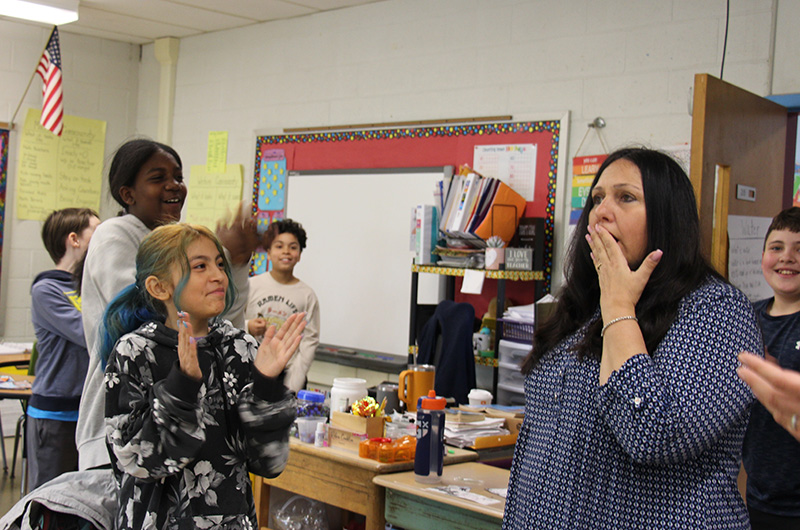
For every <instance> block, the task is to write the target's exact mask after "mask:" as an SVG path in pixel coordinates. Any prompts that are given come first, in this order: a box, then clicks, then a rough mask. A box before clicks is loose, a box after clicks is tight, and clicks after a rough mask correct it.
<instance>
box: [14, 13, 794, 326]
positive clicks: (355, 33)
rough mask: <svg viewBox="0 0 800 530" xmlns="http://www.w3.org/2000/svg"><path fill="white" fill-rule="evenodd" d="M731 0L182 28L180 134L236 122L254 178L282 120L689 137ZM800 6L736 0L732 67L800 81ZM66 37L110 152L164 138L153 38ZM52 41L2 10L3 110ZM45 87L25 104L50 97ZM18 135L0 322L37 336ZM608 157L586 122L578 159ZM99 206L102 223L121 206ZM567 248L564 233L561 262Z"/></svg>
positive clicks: (199, 133) (70, 90)
mask: <svg viewBox="0 0 800 530" xmlns="http://www.w3.org/2000/svg"><path fill="white" fill-rule="evenodd" d="M724 6H725V3H724V2H711V1H702V2H698V1H696V0H603V1H602V2H597V1H592V0H569V1H568V2H553V1H551V0H436V1H434V2H431V1H428V0H386V1H383V2H377V3H374V4H369V5H366V6H362V7H355V8H344V9H340V10H337V11H332V12H327V13H322V14H319V15H313V16H307V17H298V18H294V19H290V20H284V21H277V22H271V23H266V24H260V25H254V26H249V27H246V28H242V29H237V30H230V31H224V32H218V33H212V34H206V35H201V36H197V37H190V38H186V39H182V40H181V43H180V55H179V64H178V77H177V89H176V105H175V116H174V123H173V125H174V132H173V142H172V143H173V145H174V146H175V148H176V149H177V150H178V152H179V153H180V154H181V157H182V158H183V160H184V164H185V166H186V167H187V168H188V167H189V166H191V165H192V164H203V163H204V162H205V156H206V144H207V135H208V132H209V131H212V130H227V131H228V132H229V148H228V160H229V163H237V164H244V166H245V168H246V174H247V175H252V170H253V159H254V149H255V145H254V136H255V132H256V131H258V132H262V133H263V132H279V131H281V130H282V129H283V128H284V127H302V126H315V125H334V124H350V123H375V122H393V121H406V120H417V119H419V120H425V119H436V118H456V117H469V116H490V115H507V114H511V115H513V116H514V117H515V118H537V117H548V118H550V117H553V116H557V117H560V116H561V115H563V113H564V112H565V111H569V112H570V113H571V115H570V130H569V144H568V155H569V159H571V157H572V156H574V155H575V151H576V149H577V147H578V144H579V143H580V141H581V139H582V138H583V136H584V134H585V133H586V131H587V128H586V124H587V123H588V122H590V121H591V120H592V119H594V118H595V117H596V116H602V117H604V118H605V119H606V121H607V123H608V126H607V127H606V129H604V131H603V134H604V135H605V138H606V140H607V142H608V144H610V147H611V148H613V147H615V146H619V145H621V144H626V143H630V142H638V143H645V144H648V145H651V146H654V147H662V146H671V145H676V144H682V143H687V142H689V141H690V138H691V118H690V115H689V111H688V101H689V91H690V88H691V87H692V84H693V76H694V74H695V73H698V72H707V73H711V74H712V75H716V76H719V70H720V62H721V60H722V49H723V38H724V33H725V12H724ZM798 19H800V2H774V1H772V0H732V1H731V16H730V25H729V36H728V45H727V56H726V59H725V75H724V78H725V80H727V81H730V82H732V83H734V84H737V85H739V86H741V87H743V88H745V89H747V90H750V91H752V92H755V93H757V94H760V95H769V94H772V93H775V94H778V93H792V92H800V74H798V72H800V54H797V53H795V52H796V50H797V46H796V44H797V40H798V37H797V36H796V32H795V30H794V25H795V22H796V21H797V20H798ZM61 33H62V51H63V53H64V85H65V108H66V111H67V113H68V114H74V115H78V116H83V117H87V118H94V119H101V120H105V121H107V123H108V135H107V138H106V154H107V156H108V155H109V154H110V153H111V152H113V149H114V148H115V147H116V146H118V145H119V144H120V143H121V142H122V141H123V140H124V139H126V138H127V137H129V136H130V135H132V134H134V133H141V134H145V135H148V136H151V137H155V136H156V119H157V111H158V107H157V101H158V79H159V65H158V63H157V61H156V60H155V58H154V56H153V46H152V45H146V46H144V47H142V50H141V60H140V53H139V52H140V49H139V46H134V45H128V44H124V43H119V42H114V41H109V40H105V39H98V38H93V37H82V36H77V35H71V34H69V30H68V26H65V27H64V28H62V32H61ZM46 39H47V30H46V29H43V28H41V27H39V26H34V25H26V24H21V23H17V22H10V21H7V20H3V21H0V121H8V120H9V119H10V118H11V114H12V113H13V110H14V107H15V106H16V103H17V102H18V100H19V97H20V95H21V93H22V91H23V90H24V87H25V84H26V83H27V81H28V78H29V76H30V73H31V69H32V68H33V66H34V65H35V64H36V61H37V60H38V54H39V53H41V48H42V46H43V44H44V42H45V40H46ZM773 50H774V52H773ZM36 86H38V83H37V82H34V87H33V88H32V89H31V91H30V93H29V94H28V97H27V98H26V100H25V107H27V106H38V105H40V101H41V100H40V98H41V96H40V94H39V92H38V89H37V88H36ZM24 110H25V108H23V111H22V114H23V115H24ZM17 147H18V141H17V140H16V139H15V137H14V136H13V135H12V144H11V149H12V156H11V159H12V168H11V173H10V175H9V183H8V192H7V193H8V196H7V204H6V208H7V209H6V229H5V240H4V249H3V250H4V252H3V273H2V282H0V314H1V315H2V316H0V326H2V327H1V328H0V330H1V331H0V335H2V336H3V337H4V338H5V339H6V340H31V338H32V336H33V333H32V329H31V326H30V309H29V308H30V297H29V294H28V289H29V286H30V283H31V280H32V279H33V277H34V275H35V274H36V273H37V272H39V271H41V270H44V269H46V268H48V267H50V263H49V259H48V257H47V254H46V253H45V252H44V250H43V248H42V246H41V243H40V240H39V230H40V224H39V223H38V222H32V221H22V222H20V221H17V220H16V219H15V218H14V208H13V196H14V186H15V174H16V156H15V155H16V149H17ZM599 152H602V147H601V145H600V143H599V142H598V141H597V139H596V137H595V136H594V135H590V137H589V139H587V141H586V143H585V144H584V146H583V148H582V149H581V154H593V153H599ZM568 163H569V160H567V164H568ZM567 169H569V166H567ZM189 182H190V184H191V175H190V174H189ZM560 184H561V183H560ZM563 185H564V186H566V185H568V182H567V183H563ZM247 188H248V185H247V183H246V184H245V190H247ZM245 192H246V191H245ZM105 193H106V190H105V187H104V198H105V197H107V195H105ZM104 201H105V202H104V206H103V208H102V209H101V214H102V216H103V217H104V218H105V217H109V216H111V215H113V214H114V213H115V208H114V207H113V206H112V203H111V202H110V201H108V200H107V199H104ZM562 206H563V205H559V208H560V207H562ZM562 221H563V219H562V218H559V219H557V225H560V226H563V222H562ZM562 239H563V238H562ZM562 248H563V241H562V240H559V241H556V252H557V258H558V257H560V253H561V251H562ZM376 274H380V271H379V270H378V268H376Z"/></svg>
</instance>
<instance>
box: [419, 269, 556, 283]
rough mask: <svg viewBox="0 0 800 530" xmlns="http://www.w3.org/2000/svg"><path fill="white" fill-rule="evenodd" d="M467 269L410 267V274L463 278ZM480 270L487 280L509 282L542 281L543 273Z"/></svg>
mask: <svg viewBox="0 0 800 530" xmlns="http://www.w3.org/2000/svg"><path fill="white" fill-rule="evenodd" d="M466 270H467V269H460V268H456V267H437V266H436V265H411V272H418V273H419V272H424V273H426V274H439V275H442V276H453V277H455V276H464V273H465V271H466ZM479 270H482V271H483V272H485V273H486V277H487V278H492V279H494V280H511V281H523V282H530V281H543V280H544V271H506V270H502V271H499V270H497V271H496V270H483V269H479Z"/></svg>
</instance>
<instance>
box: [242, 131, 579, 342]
mask: <svg viewBox="0 0 800 530" xmlns="http://www.w3.org/2000/svg"><path fill="white" fill-rule="evenodd" d="M564 120H565V118H562V119H548V120H531V121H509V122H497V123H474V124H463V125H457V124H445V125H430V126H418V127H402V128H370V129H364V130H344V131H331V132H312V133H297V134H276V135H263V136H257V137H256V145H255V148H256V149H255V172H254V178H253V195H252V199H253V202H252V207H253V214H254V215H255V216H256V217H257V218H258V220H259V223H260V224H261V226H262V227H265V226H266V225H267V224H268V223H269V222H271V221H272V220H275V219H280V218H283V217H284V215H285V216H287V217H293V218H294V217H295V214H293V213H292V211H291V208H289V209H287V203H288V204H290V205H291V204H292V203H294V202H296V199H297V198H296V197H294V198H292V178H293V177H292V175H293V174H295V175H300V174H305V175H309V173H312V172H313V173H318V174H327V176H326V177H325V178H329V179H338V180H337V182H341V183H344V182H345V180H343V179H344V178H351V177H352V174H353V173H354V172H355V171H358V172H359V173H363V172H364V171H367V172H369V171H373V172H374V173H375V174H376V177H375V178H376V179H377V178H379V177H377V175H385V171H386V170H388V171H390V172H392V171H394V170H397V171H396V173H397V174H396V175H394V176H393V178H385V176H384V177H380V184H375V185H371V186H370V188H369V191H366V190H364V189H352V188H350V189H346V187H336V186H334V187H333V188H331V189H329V190H326V191H325V192H323V191H320V196H324V197H323V198H324V200H325V201H327V203H326V204H330V205H335V207H333V206H332V210H331V211H332V212H333V213H332V214H331V216H330V217H329V222H330V223H331V224H332V225H336V224H337V217H338V216H337V215H336V213H335V212H336V208H339V211H343V210H354V209H355V210H357V209H358V208H359V207H360V205H363V204H364V203H365V201H381V200H383V201H387V200H388V201H391V200H392V197H393V190H397V189H398V187H402V186H403V185H404V184H405V185H411V186H424V187H425V188H424V189H422V188H420V191H422V192H424V193H425V196H427V197H429V199H428V200H427V201H426V203H428V204H433V202H434V199H433V184H432V183H429V182H428V181H424V183H422V182H421V181H419V180H417V182H421V183H419V184H412V177H409V176H404V175H403V171H402V168H420V167H443V166H448V165H454V166H459V165H461V164H467V165H470V166H472V163H473V153H474V151H475V146H483V145H503V144H509V145H511V144H534V145H535V146H536V149H537V153H538V154H537V160H536V182H535V191H534V200H533V201H530V202H528V203H527V206H526V209H525V216H528V217H544V218H545V220H546V221H545V233H544V237H545V259H544V262H545V267H544V275H545V290H546V291H549V289H550V283H551V280H552V262H553V240H554V219H555V206H556V178H557V175H558V173H559V170H560V165H561V153H560V149H561V148H562V146H563V145H564V143H563V139H562V131H563V130H564V127H565V123H564ZM342 175H344V176H342ZM267 185H269V186H270V188H269V190H267V189H266V186H267ZM310 190H311V188H309V191H308V192H309V193H311V191H310ZM365 193H366V195H365ZM395 195H396V193H395ZM287 197H289V198H287ZM267 199H269V201H267ZM315 200H317V198H315ZM298 204H299V203H298ZM415 204H417V203H414V204H410V203H409V204H404V205H403V207H404V208H405V209H406V210H407V211H408V216H409V220H408V221H407V222H406V223H405V226H404V227H403V230H405V231H406V232H410V228H409V226H410V213H411V208H412V207H413V206H414V205H415ZM297 220H299V221H300V222H303V219H302V218H300V217H299V216H298V218H297ZM382 222H385V221H384V220H382V219H381V218H377V219H376V218H373V219H370V220H369V223H370V224H371V225H373V228H374V230H375V231H376V233H381V232H387V233H388V232H390V231H391V230H393V229H394V227H389V226H381V223H382ZM392 222H397V221H396V220H393V221H392ZM338 228H339V232H340V233H341V238H342V242H341V245H339V246H340V247H341V251H342V254H341V255H336V254H330V253H328V254H326V255H325V257H324V258H323V260H324V261H325V262H326V263H328V264H329V265H331V264H333V263H334V262H338V261H343V262H347V261H352V260H355V259H370V260H373V262H374V263H375V265H374V267H375V274H376V275H379V274H380V268H381V265H380V263H381V260H380V256H375V255H372V256H369V257H367V258H363V257H359V256H353V255H350V254H349V253H348V252H347V242H346V240H347V234H348V226H346V225H345V224H344V223H343V224H342V226H339V227H338ZM313 237H314V234H311V233H309V248H310V247H311V246H312V245H313V244H318V243H313V241H314V240H313ZM409 237H410V236H409ZM317 241H318V240H317ZM329 248H331V249H332V251H334V250H335V245H332V246H330V247H329ZM405 248H408V242H407V241H406V245H405ZM411 255H412V254H411V253H410V252H409V253H408V259H407V260H406V262H405V263H403V266H402V267H403V273H402V275H403V277H402V278H400V277H397V278H386V279H385V281H386V283H390V284H392V285H395V288H396V289H398V292H400V291H402V296H403V300H404V303H403V304H402V305H403V311H404V312H405V314H406V315H407V311H408V307H407V304H408V295H409V288H408V287H407V286H406V284H407V283H408V282H409V281H410V276H411V271H410V263H411ZM253 265H254V266H253V267H252V270H253V271H255V272H256V273H261V272H263V271H264V270H266V268H265V263H264V260H263V256H262V257H261V258H259V257H257V258H256V260H255V261H254V264H253ZM303 266H304V264H303V263H302V260H301V264H299V265H298V277H300V278H301V279H303V278H302V274H301V272H300V271H302V267H303ZM357 276H358V275H355V276H354V275H346V273H343V274H342V275H334V274H331V275H329V276H328V278H329V281H337V282H349V283H351V284H352V290H356V289H358V288H359V278H358V277H357ZM311 287H312V288H314V287H315V286H314V285H311ZM362 309H365V310H364V311H355V312H354V314H353V315H351V316H350V321H351V324H350V325H351V326H359V327H370V328H373V329H377V330H381V329H383V330H386V329H388V328H389V327H395V328H397V327H399V329H401V330H404V336H403V339H402V344H399V345H398V348H397V351H395V348H394V347H392V349H391V351H386V353H394V354H398V355H404V354H405V353H406V352H407V344H405V343H406V342H407V335H406V333H407V330H408V325H407V323H406V325H405V326H404V325H403V323H402V322H397V321H396V320H395V321H393V322H389V321H386V322H383V321H380V322H368V321H365V320H364V319H365V318H366V319H375V318H378V319H380V318H381V315H380V313H381V312H380V311H375V310H374V309H375V308H373V310H372V311H370V309H369V308H362ZM333 310H334V309H328V310H327V311H326V308H325V307H322V320H323V325H322V328H323V329H322V333H321V341H322V342H326V340H325V336H324V335H325V333H324V331H325V328H326V327H327V323H328V322H329V321H328V320H327V316H328V314H329V312H330V311H333ZM406 319H407V316H406ZM339 345H342V346H348V347H361V348H366V349H375V348H369V347H367V346H365V345H364V344H358V343H348V344H339ZM378 351H381V350H378ZM383 351H385V350H383Z"/></svg>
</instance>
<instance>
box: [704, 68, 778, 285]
mask: <svg viewBox="0 0 800 530" xmlns="http://www.w3.org/2000/svg"><path fill="white" fill-rule="evenodd" d="M786 123H787V111H786V108H785V107H783V106H781V105H778V104H777V103H773V102H772V101H769V100H767V99H764V98H762V97H760V96H757V95H755V94H753V93H750V92H747V91H746V90H743V89H741V88H739V87H737V86H735V85H731V84H730V83H726V82H725V81H721V80H719V79H717V78H715V77H713V76H710V75H708V74H697V75H695V77H694V103H693V109H692V150H691V168H690V178H691V180H692V185H693V186H694V191H695V194H696V195H697V202H698V208H699V213H700V232H701V238H702V244H703V250H704V251H705V252H706V255H708V256H710V257H711V259H712V263H713V264H714V266H715V267H716V268H717V270H718V271H719V272H720V273H721V274H722V275H723V276H726V277H727V272H728V270H727V263H728V260H727V254H728V247H727V233H728V225H727V216H728V215H747V216H758V217H773V216H774V215H775V214H777V213H778V212H779V211H780V210H781V208H782V204H783V187H784V164H785V160H784V153H785V150H786ZM718 166H719V169H718ZM718 174H719V175H718ZM728 178H729V180H728ZM738 185H744V186H749V187H751V188H755V190H756V193H755V198H756V200H755V201H753V202H751V201H746V200H741V199H737V198H736V192H737V186H738ZM715 214H716V218H715Z"/></svg>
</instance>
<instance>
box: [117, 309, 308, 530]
mask: <svg viewBox="0 0 800 530" xmlns="http://www.w3.org/2000/svg"><path fill="white" fill-rule="evenodd" d="M257 349H258V345H257V343H256V342H255V340H254V339H253V338H252V337H250V336H249V335H247V334H245V332H243V331H241V330H239V329H236V328H234V327H233V326H231V324H230V322H228V321H226V320H221V319H218V320H217V321H215V322H214V323H213V324H212V326H211V331H210V332H209V334H208V335H207V336H206V337H204V338H202V339H199V340H198V343H197V350H198V360H199V362H200V369H201V370H202V372H203V380H202V381H199V382H198V381H194V380H192V379H191V378H189V377H187V376H186V375H184V374H183V373H182V372H181V371H180V368H179V367H178V333H177V331H175V330H172V329H169V328H167V327H166V326H165V325H164V324H162V323H160V322H148V323H147V324H144V325H143V326H142V327H140V328H139V329H138V330H136V331H134V332H133V333H129V334H127V335H125V336H123V337H122V338H121V339H120V340H119V341H118V342H117V344H116V345H115V347H114V351H113V352H112V353H111V356H110V358H109V360H108V366H107V367H106V373H105V388H106V441H107V443H108V444H109V446H110V449H111V450H110V452H111V461H112V466H113V468H114V474H115V476H116V478H117V481H118V482H119V485H120V493H119V499H120V506H119V511H118V513H117V518H116V523H115V526H116V528H118V529H131V530H133V529H135V530H139V529H148V528H155V529H184V528H186V529H189V528H191V529H194V528H200V529H211V528H226V529H237V528H243V529H248V528H253V529H255V528H257V523H256V515H255V506H254V504H253V493H252V490H251V487H250V480H249V477H248V471H249V472H252V473H255V474H257V475H261V476H265V477H268V478H271V477H275V476H277V475H278V474H280V472H281V471H283V468H284V467H285V466H286V461H287V460H288V457H289V427H290V426H291V424H292V422H293V421H294V416H295V404H294V398H293V396H292V395H291V394H290V393H289V392H288V391H287V390H286V388H285V387H284V386H283V379H282V376H281V377H279V378H276V379H272V378H268V377H265V376H263V375H261V374H260V373H259V372H258V371H257V370H256V369H255V368H254V367H253V359H254V358H255V354H256V351H257Z"/></svg>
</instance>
